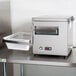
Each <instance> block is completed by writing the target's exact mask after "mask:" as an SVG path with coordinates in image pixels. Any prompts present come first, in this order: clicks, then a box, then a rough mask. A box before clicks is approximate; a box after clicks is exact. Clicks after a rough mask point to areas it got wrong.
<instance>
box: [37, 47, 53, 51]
mask: <svg viewBox="0 0 76 76" xmlns="http://www.w3.org/2000/svg"><path fill="white" fill-rule="evenodd" d="M39 49H40V50H45V51H51V50H52V47H42V46H40V47H39Z"/></svg>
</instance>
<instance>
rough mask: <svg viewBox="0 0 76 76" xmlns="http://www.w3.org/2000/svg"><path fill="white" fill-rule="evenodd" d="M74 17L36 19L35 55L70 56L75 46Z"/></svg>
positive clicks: (33, 19)
mask: <svg viewBox="0 0 76 76" xmlns="http://www.w3.org/2000/svg"><path fill="white" fill-rule="evenodd" d="M73 21H74V17H73V16H71V17H60V16H58V17H49V16H46V17H45V16H43V17H34V18H32V24H33V54H41V55H59V56H68V54H69V53H70V51H71V50H72V46H73Z"/></svg>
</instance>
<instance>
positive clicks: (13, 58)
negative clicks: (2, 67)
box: [0, 47, 76, 67]
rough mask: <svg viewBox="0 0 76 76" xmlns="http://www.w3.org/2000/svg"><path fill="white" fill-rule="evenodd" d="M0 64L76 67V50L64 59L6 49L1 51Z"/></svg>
mask: <svg viewBox="0 0 76 76" xmlns="http://www.w3.org/2000/svg"><path fill="white" fill-rule="evenodd" d="M0 58H1V59H2V60H1V59H0V62H6V63H19V64H21V63H22V64H37V65H50V66H69V67H76V50H75V49H73V50H72V52H71V54H70V56H68V57H66V58H64V57H60V56H40V55H37V56H34V55H33V54H32V53H31V52H26V51H19V50H8V49H7V48H6V47H5V48H2V49H0Z"/></svg>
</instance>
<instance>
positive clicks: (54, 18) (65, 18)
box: [32, 15, 74, 22]
mask: <svg viewBox="0 0 76 76" xmlns="http://www.w3.org/2000/svg"><path fill="white" fill-rule="evenodd" d="M32 20H33V21H36V22H67V21H73V20H74V17H73V16H48V15H46V16H40V17H33V18H32Z"/></svg>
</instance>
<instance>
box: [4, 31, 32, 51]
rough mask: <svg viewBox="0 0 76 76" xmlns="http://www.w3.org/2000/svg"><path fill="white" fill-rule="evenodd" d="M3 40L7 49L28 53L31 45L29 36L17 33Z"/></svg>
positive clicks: (28, 34)
mask: <svg viewBox="0 0 76 76" xmlns="http://www.w3.org/2000/svg"><path fill="white" fill-rule="evenodd" d="M3 40H4V42H5V44H6V46H7V48H8V49H14V50H24V51H28V50H29V49H30V45H31V34H30V33H26V32H18V33H15V34H12V35H9V36H6V37H3Z"/></svg>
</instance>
